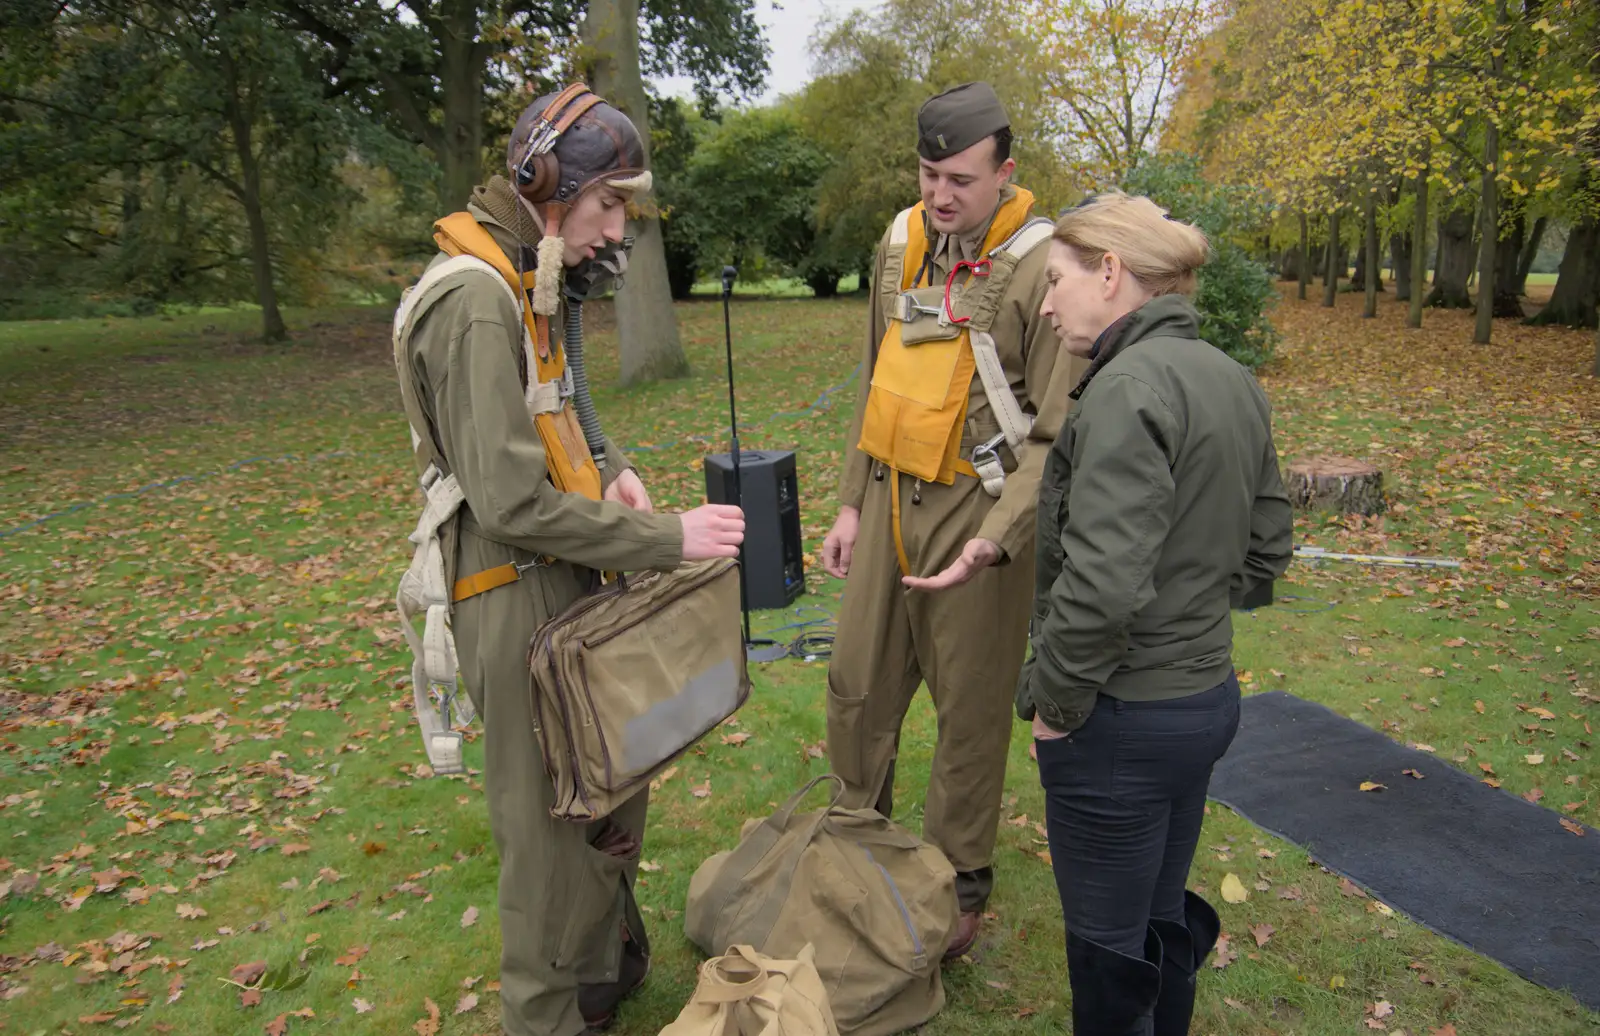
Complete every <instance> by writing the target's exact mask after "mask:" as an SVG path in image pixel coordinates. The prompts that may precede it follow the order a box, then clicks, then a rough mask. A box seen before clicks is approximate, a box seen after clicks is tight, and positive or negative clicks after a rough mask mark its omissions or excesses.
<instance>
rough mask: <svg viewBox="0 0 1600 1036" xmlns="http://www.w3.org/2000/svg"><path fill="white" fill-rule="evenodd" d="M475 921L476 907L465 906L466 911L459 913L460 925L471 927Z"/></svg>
mask: <svg viewBox="0 0 1600 1036" xmlns="http://www.w3.org/2000/svg"><path fill="white" fill-rule="evenodd" d="M477 923H478V908H477V907H475V906H469V907H467V909H466V911H465V912H463V913H462V915H461V927H463V928H471V927H472V926H473V925H475V924H477Z"/></svg>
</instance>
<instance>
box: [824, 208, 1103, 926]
mask: <svg viewBox="0 0 1600 1036" xmlns="http://www.w3.org/2000/svg"><path fill="white" fill-rule="evenodd" d="M1012 191H1013V189H1012V188H1010V187H1007V188H1006V194H1005V196H1004V198H1003V199H1002V201H1004V200H1005V199H1006V198H1009V197H1010V196H1011V193H1012ZM987 232H988V224H987V223H986V224H984V226H983V227H982V228H980V229H979V230H977V231H975V232H973V233H972V234H970V235H965V239H964V240H950V239H947V240H943V241H941V240H940V239H939V238H938V237H937V236H934V237H931V238H930V243H929V251H930V253H931V254H932V256H933V261H932V279H931V281H930V279H929V277H928V276H927V275H926V274H925V275H924V276H923V277H922V279H921V281H920V283H921V284H923V285H927V284H929V283H933V284H941V285H942V284H944V283H945V279H946V278H947V277H948V276H949V273H950V270H951V268H952V267H953V265H954V263H955V262H956V261H958V260H961V259H967V260H971V259H976V258H979V257H978V256H977V255H976V254H975V253H976V252H977V251H978V250H980V249H981V248H982V243H983V240H984V237H985V236H986V234H987ZM887 244H888V234H887V233H886V234H885V235H884V239H883V241H882V242H880V243H879V246H878V252H877V259H876V264H875V267H874V273H873V280H872V284H873V287H874V289H875V290H874V294H873V300H872V303H871V307H870V316H869V318H868V326H867V341H866V350H865V367H864V368H863V371H862V377H861V389H860V392H859V395H858V398H857V400H856V412H855V420H854V421H853V422H852V424H851V427H850V434H849V438H848V440H847V441H846V445H845V456H844V461H843V472H842V475H841V477H840V487H839V498H840V502H841V503H843V504H844V505H846V506H849V507H855V508H859V509H860V511H861V531H860V536H859V538H858V539H857V540H856V545H855V552H854V555H853V557H852V558H851V562H850V571H849V577H848V578H847V579H846V581H845V590H844V599H843V602H842V605H841V608H840V611H839V631H838V634H837V638H836V640H835V642H834V646H833V658H832V662H831V664H830V666H829V669H828V756H829V762H830V764H831V765H832V767H833V769H834V772H835V773H837V774H838V775H839V776H840V777H842V778H844V780H845V781H846V783H847V786H848V788H849V792H848V794H847V798H846V803H847V804H849V805H854V806H875V807H876V808H877V809H878V810H879V811H880V812H882V813H884V814H885V815H887V814H888V813H889V810H890V808H891V807H892V803H893V790H894V771H895V767H894V762H895V757H896V755H897V752H898V745H899V738H900V726H901V723H902V722H903V721H904V719H905V714H906V710H907V708H909V706H910V704H911V700H912V698H913V697H914V696H915V694H916V691H917V688H918V686H919V685H920V684H922V683H924V682H926V683H927V685H928V692H929V694H930V695H931V696H932V698H933V702H934V708H935V710H936V712H937V716H938V731H939V733H938V741H937V744H936V746H935V748H934V755H933V769H932V773H931V774H930V775H929V780H928V788H927V800H926V803H925V806H924V812H923V837H924V838H925V839H927V841H928V842H930V843H932V844H933V845H935V846H937V847H938V848H939V849H940V850H941V851H943V852H944V854H945V856H946V857H948V858H949V860H950V862H951V864H952V865H953V866H954V867H955V869H956V872H957V880H956V891H957V895H958V898H959V899H960V902H961V909H962V910H965V911H977V910H982V909H983V906H984V904H985V903H986V902H987V901H988V898H989V893H990V891H991V890H992V887H993V872H992V867H991V864H992V861H993V856H994V843H995V836H996V832H997V829H998V825H999V820H1000V801H1001V793H1002V790H1003V788H1004V784H1005V770H1006V754H1007V751H1008V748H1009V745H1010V740H1011V723H1012V711H1011V710H1012V701H1013V695H1014V692H1015V689H1016V683H1017V676H1018V673H1019V671H1020V669H1021V667H1022V661H1023V656H1024V654H1025V652H1026V650H1027V637H1028V616H1029V609H1030V607H1031V603H1032V596H1033V570H1032V567H1031V565H1030V564H1029V559H1031V558H1032V557H1033V530H1034V511H1035V505H1036V503H1037V499H1038V492H1039V477H1040V473H1041V471H1042V470H1043V465H1044V460H1045V457H1046V455H1047V454H1048V453H1049V450H1050V445H1051V443H1052V442H1053V441H1054V440H1055V437H1056V432H1057V431H1058V430H1059V429H1060V427H1061V422H1062V420H1063V419H1064V418H1065V417H1066V414H1067V411H1068V410H1069V408H1070V407H1071V401H1070V400H1069V399H1068V393H1069V392H1071V391H1072V388H1073V387H1074V386H1075V385H1076V384H1077V383H1078V380H1079V378H1080V377H1081V376H1082V374H1083V372H1084V371H1085V370H1086V369H1087V367H1088V364H1087V361H1075V360H1074V358H1073V357H1071V356H1069V355H1068V354H1067V353H1065V352H1063V351H1062V350H1061V349H1060V347H1059V345H1058V342H1057V338H1056V335H1055V332H1054V330H1053V329H1052V328H1051V326H1050V322H1049V321H1048V320H1046V319H1044V318H1043V317H1041V316H1040V315H1039V308H1040V305H1041V304H1042V303H1043V301H1044V294H1045V289H1046V284H1045V265H1046V263H1047V261H1048V258H1049V248H1048V246H1047V245H1044V244H1041V245H1039V246H1037V247H1035V248H1034V249H1033V250H1032V251H1031V252H1029V253H1028V255H1027V256H1026V257H1025V258H1024V259H1023V260H1022V262H1021V263H1020V264H1019V265H1018V266H1017V269H1016V272H1015V274H1014V275H1013V278H1012V280H1011V282H1010V283H1009V284H1008V285H1007V286H1006V290H1005V294H1004V296H1003V300H1002V304H1001V307H1000V311H999V314H998V315H997V316H996V318H995V321H994V324H993V326H992V327H991V328H990V334H991V335H993V337H994V341H995V348H996V351H997V352H998V353H999V356H1000V360H1001V363H1002V365H1003V366H1004V368H1005V372H1006V376H1007V379H1008V380H1009V381H1010V383H1011V388H1012V391H1013V393H1014V394H1015V395H1016V397H1017V401H1018V403H1019V404H1020V405H1021V406H1022V409H1023V411H1024V412H1025V413H1029V414H1034V415H1035V420H1034V424H1033V429H1032V432H1031V433H1030V436H1029V439H1028V440H1027V441H1026V442H1025V443H1023V445H1022V447H1021V448H1020V450H1019V453H1020V456H1012V454H1011V451H1010V450H1008V449H1005V448H1002V457H1003V458H1004V459H1005V466H1006V469H1007V471H1008V474H1007V476H1006V483H1005V488H1004V489H1003V490H1002V491H1001V494H1000V496H999V497H998V498H995V497H991V496H989V495H988V494H987V493H986V492H984V490H983V487H982V486H981V485H980V484H979V482H978V480H977V479H974V478H971V477H968V476H965V475H960V474H958V475H956V477H955V484H954V485H950V486H945V485H940V484H937V483H927V482H918V480H917V479H915V478H914V477H912V476H910V475H900V476H899V478H900V480H901V485H900V510H901V517H900V528H901V534H902V537H903V539H904V544H905V549H906V555H907V557H908V559H909V560H910V563H911V568H912V573H911V574H912V575H916V576H932V575H936V574H938V573H939V572H941V571H943V570H944V569H945V568H947V567H948V566H949V565H950V564H951V563H952V562H954V561H955V560H956V559H957V558H958V557H960V555H961V550H962V548H963V547H964V546H965V545H966V543H967V541H968V540H971V539H974V538H982V539H987V540H991V541H993V542H994V543H996V544H997V545H998V546H999V547H1000V549H1001V551H1002V552H1003V560H1002V562H1001V563H1000V564H998V565H994V566H991V567H989V568H987V569H984V570H983V571H981V572H979V573H978V574H977V575H976V576H974V577H973V578H972V579H971V580H970V581H968V582H967V583H965V584H964V585H962V586H958V587H953V588H950V589H947V590H940V591H934V592H931V593H930V592H926V591H914V590H908V589H906V588H905V587H904V586H902V585H901V582H900V578H901V572H900V566H899V559H898V556H897V554H896V551H895V544H894V533H893V517H892V508H891V502H890V483H889V479H890V478H893V477H895V476H894V475H893V474H892V473H891V472H889V471H888V470H887V469H886V468H885V467H884V465H882V464H880V463H879V462H878V461H876V460H874V459H873V458H871V457H869V456H868V455H867V454H865V453H863V452H861V451H860V450H859V449H857V447H856V444H857V443H858V442H859V441H860V437H861V426H862V420H863V415H864V412H865V405H866V399H867V390H868V386H869V384H870V381H871V372H872V368H873V363H874V361H875V359H876V356H877V350H878V345H879V343H880V342H881V341H882V340H883V335H884V331H885V328H886V326H887V318H886V317H885V315H884V312H883V306H882V296H881V295H880V294H879V293H878V291H877V290H876V289H877V288H878V286H879V285H880V284H882V277H883V270H884V255H885V249H886V248H887ZM958 280H959V278H958ZM983 283H984V282H983V281H982V279H981V278H980V279H975V280H974V281H973V282H972V288H971V289H970V290H972V291H979V290H981V288H982V285H983ZM958 290H959V285H958ZM1058 358H1059V361H1058ZM998 430H999V425H998V423H997V421H996V419H995V417H994V414H993V412H992V411H991V409H990V407H989V404H988V400H987V399H986V397H985V395H984V391H983V382H982V380H981V379H980V378H978V377H977V376H974V377H973V379H972V388H971V395H970V402H969V405H968V410H967V425H966V428H965V432H964V438H963V440H962V446H961V456H962V457H963V458H967V459H970V457H971V451H972V447H973V446H974V445H977V444H980V443H983V442H986V441H988V440H989V439H990V438H992V437H993V436H994V434H995V433H996V432H997V431H998Z"/></svg>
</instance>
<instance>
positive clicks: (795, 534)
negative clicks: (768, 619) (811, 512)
mask: <svg viewBox="0 0 1600 1036" xmlns="http://www.w3.org/2000/svg"><path fill="white" fill-rule="evenodd" d="M705 466H706V502H707V503H712V504H732V503H738V502H739V501H738V500H737V498H736V495H735V493H734V489H733V455H732V454H731V453H713V454H711V455H709V456H707V457H706V462H705ZM739 481H740V485H741V488H742V489H743V491H744V492H743V496H744V548H743V550H742V551H741V553H740V558H739V560H740V563H741V564H743V565H744V578H745V586H746V590H747V592H748V593H749V595H750V607H751V608H783V607H787V606H788V604H789V603H790V602H791V601H793V600H794V599H795V598H796V597H799V596H800V595H801V593H803V592H804V591H805V588H806V575H805V561H804V558H805V551H804V549H803V546H802V544H801V541H800V483H799V479H798V477H797V476H796V474H795V466H794V452H793V451H791V450H740V451H739Z"/></svg>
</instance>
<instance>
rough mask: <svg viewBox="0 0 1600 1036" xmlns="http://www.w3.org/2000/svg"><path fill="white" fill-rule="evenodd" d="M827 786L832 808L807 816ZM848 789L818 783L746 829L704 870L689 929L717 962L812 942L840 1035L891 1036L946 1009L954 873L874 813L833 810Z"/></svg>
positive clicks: (692, 887)
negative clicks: (726, 954)
mask: <svg viewBox="0 0 1600 1036" xmlns="http://www.w3.org/2000/svg"><path fill="white" fill-rule="evenodd" d="M822 782H829V783H830V786H831V787H832V788H833V790H834V794H833V799H832V802H830V803H829V805H828V806H827V807H826V808H824V809H821V810H817V811H814V812H810V813H798V812H797V810H798V809H799V807H800V804H801V801H802V800H803V799H804V798H805V796H806V793H807V792H809V791H810V790H811V789H812V788H814V787H816V786H817V785H818V784H819V783H822ZM843 791H844V783H843V782H842V781H841V780H840V779H839V778H838V777H836V776H833V775H831V774H830V775H826V776H823V777H819V778H817V779H816V780H814V781H812V782H811V783H809V784H807V785H806V786H805V787H804V788H802V789H801V790H800V791H799V792H797V793H796V794H795V795H794V797H792V798H791V799H789V801H788V802H786V803H784V805H783V807H782V808H781V809H779V810H778V811H777V812H776V813H774V814H772V816H770V817H767V818H766V819H765V820H750V821H747V822H746V823H745V825H744V830H743V832H742V833H741V836H740V841H739V845H738V847H737V848H735V849H734V850H733V851H731V852H725V853H718V854H717V855H716V856H713V857H711V858H710V859H709V860H707V861H706V862H705V863H703V864H701V865H700V868H699V870H697V871H696V872H695V875H694V877H693V879H692V880H691V881H690V883H689V902H688V906H687V909H686V910H685V913H684V927H685V930H686V931H687V933H688V936H689V938H690V940H691V941H693V942H694V943H695V944H696V945H697V946H699V947H700V948H701V949H702V950H704V951H705V952H706V953H708V954H711V953H716V952H718V951H719V949H721V948H724V947H728V946H738V945H748V946H753V947H755V948H756V949H757V950H759V951H760V952H762V953H766V954H770V955H771V956H774V957H783V958H788V957H793V956H795V955H796V954H797V953H799V951H800V949H801V948H802V947H804V946H805V945H806V944H808V943H809V944H811V945H812V946H814V947H815V948H816V961H817V971H818V973H819V974H820V975H821V976H822V982H823V986H824V987H825V988H826V989H827V991H828V1002H829V1004H830V1005H831V1006H832V1008H833V1017H834V1021H835V1022H836V1023H837V1024H838V1026H839V1032H840V1033H841V1034H842V1036H886V1034H888V1033H894V1032H900V1031H901V1030H904V1029H909V1028H911V1027H913V1026H916V1025H921V1024H922V1023H923V1022H926V1021H927V1020H928V1019H930V1018H932V1017H933V1016H934V1015H936V1014H938V1013H939V1010H940V1009H941V1008H942V1007H943V1006H944V985H943V983H942V981H941V979H940V973H939V965H940V959H941V958H942V957H943V955H944V951H945V947H946V946H948V945H949V942H950V937H951V934H952V933H953V932H954V931H955V928H956V922H957V918H958V915H959V912H960V908H959V907H958V906H957V903H956V889H955V869H954V868H953V867H951V866H950V861H948V860H947V859H945V857H944V854H943V853H941V852H940V851H939V850H938V849H936V848H934V847H933V846H931V845H928V844H927V843H925V842H923V841H921V840H920V839H918V838H917V837H916V836H915V835H913V834H911V833H910V832H909V831H907V830H905V829H904V828H902V827H899V826H897V825H895V824H893V823H891V822H890V821H889V820H887V819H885V818H884V817H883V815H882V814H880V813H878V812H877V811H875V810H871V809H844V808H841V807H839V806H838V805H836V804H835V803H837V802H838V800H839V796H840V795H841V794H843Z"/></svg>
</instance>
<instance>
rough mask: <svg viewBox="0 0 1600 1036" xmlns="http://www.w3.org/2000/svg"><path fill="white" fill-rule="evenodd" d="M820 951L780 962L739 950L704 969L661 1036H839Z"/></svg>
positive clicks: (802, 951) (804, 951)
mask: <svg viewBox="0 0 1600 1036" xmlns="http://www.w3.org/2000/svg"><path fill="white" fill-rule="evenodd" d="M814 958H815V951H814V950H813V949H812V947H810V946H802V947H801V948H800V953H799V955H798V958H797V959H796V960H777V959H775V958H772V957H768V956H767V955H766V954H763V953H757V952H756V951H755V950H754V949H752V948H751V947H749V946H735V947H733V948H732V949H730V950H729V951H728V952H727V953H726V954H724V955H723V956H721V957H712V958H711V959H710V960H708V961H706V962H705V963H704V964H702V965H701V966H700V982H699V984H698V985H696V986H695V987H694V995H693V996H691V997H690V998H689V1002H688V1003H687V1004H686V1005H684V1008H683V1011H682V1013H680V1014H679V1015H678V1020H677V1021H675V1022H673V1023H672V1024H671V1025H669V1026H667V1027H666V1028H665V1029H662V1030H661V1036H839V1029H838V1027H837V1026H835V1025H834V1024H833V1012H832V1011H831V1010H829V1008H828V993H827V990H825V989H823V988H822V978H821V977H820V976H819V975H818V974H817V966H816V962H815V959H814Z"/></svg>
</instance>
